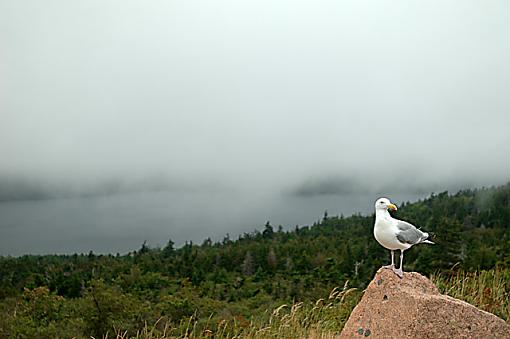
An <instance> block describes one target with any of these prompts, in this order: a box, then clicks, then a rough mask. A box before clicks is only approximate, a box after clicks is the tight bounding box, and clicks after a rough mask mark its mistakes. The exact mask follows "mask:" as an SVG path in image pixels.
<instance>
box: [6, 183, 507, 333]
mask: <svg viewBox="0 0 510 339" xmlns="http://www.w3.org/2000/svg"><path fill="white" fill-rule="evenodd" d="M396 217H398V218H402V219H405V220H409V221H410V222H413V223H414V224H416V225H419V226H421V227H423V229H425V230H426V231H430V232H432V233H434V234H435V238H434V239H433V240H434V242H435V243H436V245H433V246H428V245H420V246H416V247H415V248H413V249H411V250H409V251H408V252H406V260H405V267H404V269H405V270H408V271H410V270H417V271H419V272H421V273H423V274H430V273H434V272H437V271H443V270H452V268H453V269H460V268H462V269H463V270H465V271H474V270H477V269H490V268H494V267H496V266H506V267H508V266H509V264H510V237H509V229H510V185H505V186H502V187H497V188H482V189H475V190H465V191H461V192H458V193H456V194H453V195H449V194H448V193H447V192H444V193H440V194H433V195H431V196H430V197H429V198H427V199H425V200H423V201H418V202H415V203H405V204H403V205H402V206H399V210H398V212H397V213H396ZM373 220H374V217H373V215H371V216H362V215H353V216H350V217H343V216H328V215H327V213H325V215H324V217H323V218H322V220H319V221H317V222H316V223H315V224H313V225H311V226H296V227H295V228H294V229H293V230H291V231H284V230H283V229H282V227H281V226H280V227H276V228H275V227H273V226H272V225H271V224H270V223H269V222H268V223H267V224H266V225H265V226H263V228H262V229H261V230H260V231H255V232H252V233H245V234H243V235H242V236H239V237H238V239H230V237H229V236H228V235H227V236H225V238H224V239H223V241H221V242H212V241H211V240H210V239H206V240H205V241H204V242H203V243H202V244H200V245H198V244H193V243H191V242H189V243H186V244H185V245H184V246H182V247H180V248H175V247H174V243H173V242H172V240H169V241H168V244H167V245H166V246H165V247H164V248H151V247H149V246H147V245H146V244H143V245H142V246H141V248H140V249H139V250H137V251H134V252H132V253H129V254H127V255H122V256H120V255H117V256H114V255H95V254H94V253H92V252H91V253H89V254H88V255H83V254H81V255H78V254H74V255H58V256H57V255H47V256H31V255H27V256H22V257H18V258H12V257H1V258H0V312H1V319H0V337H20V338H23V337H27V338H31V337H52V338H54V337H72V336H76V337H90V336H95V337H101V336H102V335H105V334H106V333H110V334H112V333H114V331H115V329H117V330H119V329H123V330H127V331H128V332H129V333H132V334H133V333H136V331H137V330H140V329H141V328H142V327H143V326H144V324H145V323H149V324H153V323H155V322H156V321H157V320H158V319H160V320H159V322H158V326H164V325H163V324H165V323H167V324H168V323H170V324H172V325H174V326H178V325H179V324H180V323H181V322H182V320H183V319H189V318H190V317H193V318H194V319H198V320H199V323H203V324H204V326H209V327H211V328H214V326H217V325H218V323H220V322H221V320H229V319H235V320H236V321H237V323H238V324H243V322H244V323H246V324H248V322H249V321H250V320H254V319H259V318H263V317H267V313H266V312H265V311H266V310H267V309H269V308H272V307H274V306H276V305H279V304H282V303H291V302H296V301H307V300H316V299H318V298H321V297H324V296H327V295H328V294H329V292H330V291H331V290H332V289H333V288H334V287H336V286H344V284H345V283H346V282H347V281H348V284H349V286H351V287H359V288H361V289H362V288H363V287H364V286H365V285H366V284H367V283H368V282H369V280H370V279H371V278H372V277H373V274H374V273H375V271H376V270H377V269H378V268H379V267H380V266H382V265H385V264H387V263H388V261H389V253H388V251H386V250H384V249H383V248H382V247H381V246H380V245H378V244H377V242H376V241H375V240H374V239H373V233H372V232H373V230H372V229H373ZM205 324H206V325H205Z"/></svg>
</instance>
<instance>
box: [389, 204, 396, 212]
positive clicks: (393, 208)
mask: <svg viewBox="0 0 510 339" xmlns="http://www.w3.org/2000/svg"><path fill="white" fill-rule="evenodd" d="M388 208H389V209H390V210H392V211H396V210H397V206H395V205H393V204H389V205H388Z"/></svg>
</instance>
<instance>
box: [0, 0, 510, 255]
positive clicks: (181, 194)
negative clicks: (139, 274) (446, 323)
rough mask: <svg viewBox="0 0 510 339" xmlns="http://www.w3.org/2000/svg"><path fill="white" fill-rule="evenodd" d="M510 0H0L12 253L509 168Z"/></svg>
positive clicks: (0, 201)
mask: <svg viewBox="0 0 510 339" xmlns="http://www.w3.org/2000/svg"><path fill="white" fill-rule="evenodd" d="M508 13H510V2H508V1H504V0H495V1H491V3H490V5H489V4H487V3H485V2H481V1H469V0H465V1H460V0H459V1H448V2H445V1H440V0H430V1H427V2H417V1H415V2H413V1H408V0H393V1H384V0H381V1H379V0H377V1H374V0H368V1H357V0H352V1H350V0H346V1H321V2H317V1H312V0H302V1H295V0H281V1H269V0H246V1H234V0H215V1H209V0H173V1H162V0H153V1H150V3H146V2H141V1H130V0H126V1H115V0H101V1H96V0H90V1H67V0H48V1H44V2H37V1H32V2H26V1H0V41H2V48H1V49H0V61H1V62H0V254H12V255H18V254H23V253H74V252H88V251H90V250H93V251H95V252H101V253H116V252H120V253H125V252H127V251H131V250H134V249H137V248H139V247H140V246H141V244H142V243H143V241H145V240H147V241H148V244H149V245H151V246H158V245H160V246H164V245H165V244H166V242H167V240H168V239H169V238H171V239H172V240H173V241H175V242H176V244H177V245H180V244H182V243H183V242H184V241H186V240H193V241H194V242H197V243H200V242H201V241H203V240H204V239H205V238H207V237H211V238H212V239H213V240H222V238H223V237H224V235H225V234H226V233H230V235H231V237H232V238H236V237H237V235H238V234H241V233H243V232H250V231H253V230H254V229H261V227H262V225H264V224H265V222H266V221H270V222H271V223H272V224H273V225H274V226H277V225H279V224H281V225H282V226H284V228H293V227H294V226H295V225H296V224H299V225H306V224H311V223H313V222H314V221H316V220H318V219H320V218H321V217H322V215H323V213H324V210H326V209H327V210H328V213H329V214H330V215H336V214H340V213H343V214H344V215H350V214H352V213H356V212H361V213H371V212H372V208H373V206H372V205H373V202H374V200H375V199H376V198H378V197H379V196H381V195H384V196H388V197H390V198H391V199H393V200H395V201H396V202H397V203H398V202H400V201H402V200H411V201H412V200H415V199H418V198H424V197H426V196H428V195H429V194H430V193H431V192H441V191H444V190H449V191H450V192H455V191H456V190H458V189H462V188H470V187H481V186H490V185H497V184H503V183H506V182H508V181H509V180H510V174H509V173H510V157H509V156H508V154H510V133H508V126H510V114H509V112H510V100H508V88H509V87H510V83H509V79H510V66H509V65H510V63H509V62H508V60H510V44H509V43H508V36H509V35H510V20H508Z"/></svg>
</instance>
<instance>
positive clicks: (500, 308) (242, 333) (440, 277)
mask: <svg viewBox="0 0 510 339" xmlns="http://www.w3.org/2000/svg"><path fill="white" fill-rule="evenodd" d="M430 278H431V280H432V282H433V283H434V284H436V286H438V288H439V290H440V291H441V293H443V294H447V295H449V296H451V297H454V298H457V299H461V300H464V301H466V302H468V303H470V304H472V305H474V306H476V307H478V308H480V309H483V310H485V311H488V312H491V313H493V314H496V315H497V316H499V317H500V318H502V319H504V320H505V321H506V322H508V323H509V324H510V269H494V270H489V271H478V272H463V271H451V272H446V273H438V274H433V275H432V276H431V277H430ZM361 295H362V293H361V291H358V290H356V289H353V288H348V286H347V283H346V284H345V285H344V286H343V288H341V289H340V288H335V289H333V290H332V291H331V293H330V295H329V296H328V297H327V298H325V299H319V300H317V301H316V302H315V303H311V302H310V303H303V302H298V303H294V304H292V305H286V304H284V305H281V306H279V307H278V308H276V309H274V310H273V311H271V312H269V314H268V316H267V317H265V318H263V319H264V320H257V321H254V320H252V321H246V320H245V319H239V320H236V319H235V318H234V319H233V320H231V321H225V320H222V321H220V322H219V323H218V324H210V323H209V322H208V323H206V325H205V326H199V325H198V324H199V323H198V320H197V319H196V318H195V317H193V316H192V317H190V318H189V319H187V320H185V321H182V322H181V323H180V325H179V326H176V327H172V326H170V325H169V324H168V323H164V324H163V323H161V322H158V323H156V324H154V325H152V326H151V325H147V326H145V328H144V329H143V330H142V331H141V332H140V333H138V334H137V335H136V336H129V335H128V334H127V333H125V332H122V331H119V332H117V334H116V335H114V338H116V339H135V338H136V339H170V338H182V339H188V338H190V339H191V338H215V339H222V338H254V339H258V338H281V339H287V338H288V339H290V338H313V339H329V338H334V337H336V336H338V334H339V333H340V332H341V330H342V328H343V325H344V324H345V322H346V321H347V319H348V317H349V315H350V313H351V311H352V310H353V308H354V307H355V306H356V304H357V303H358V301H359V300H360V298H361ZM210 319H211V318H210ZM104 339H108V337H105V338H104Z"/></svg>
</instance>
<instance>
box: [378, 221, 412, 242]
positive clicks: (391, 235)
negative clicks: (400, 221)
mask: <svg viewBox="0 0 510 339" xmlns="http://www.w3.org/2000/svg"><path fill="white" fill-rule="evenodd" d="M398 231H399V230H398V228H397V226H396V223H394V222H393V220H391V219H390V218H376V220H375V225H374V237H375V239H376V240H377V242H378V243H379V244H381V245H382V246H384V247H386V248H387V249H389V250H405V249H408V248H409V247H411V246H410V245H408V244H403V243H401V242H400V241H398V239H397V233H398Z"/></svg>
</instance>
